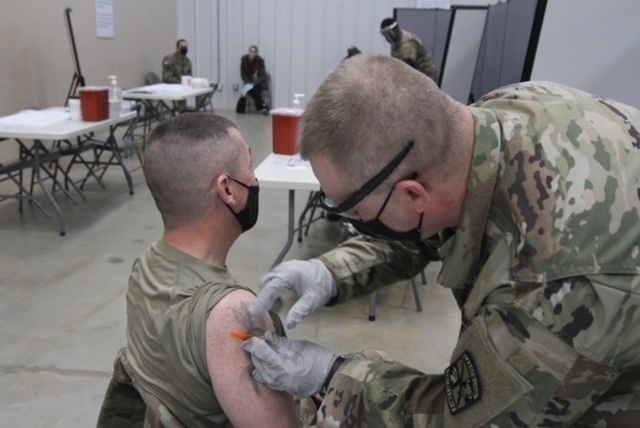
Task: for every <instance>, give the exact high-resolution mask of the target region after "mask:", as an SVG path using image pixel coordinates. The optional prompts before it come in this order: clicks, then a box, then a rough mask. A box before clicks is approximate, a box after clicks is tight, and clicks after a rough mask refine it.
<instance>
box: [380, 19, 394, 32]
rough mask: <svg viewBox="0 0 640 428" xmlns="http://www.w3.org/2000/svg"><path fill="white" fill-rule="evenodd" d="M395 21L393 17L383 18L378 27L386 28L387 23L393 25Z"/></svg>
mask: <svg viewBox="0 0 640 428" xmlns="http://www.w3.org/2000/svg"><path fill="white" fill-rule="evenodd" d="M395 23H396V20H395V19H393V18H385V19H383V20H382V22H381V23H380V29H381V30H382V29H384V28H387V27H388V26H389V25H393V24H395Z"/></svg>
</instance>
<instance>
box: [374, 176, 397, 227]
mask: <svg viewBox="0 0 640 428" xmlns="http://www.w3.org/2000/svg"><path fill="white" fill-rule="evenodd" d="M396 184H398V183H396ZM394 190H396V185H395V184H394V185H393V187H392V188H391V191H390V192H389V194H388V195H387V199H385V200H384V203H383V204H382V206H381V207H380V211H378V214H376V218H375V219H374V220H378V219H379V218H380V216H381V215H382V211H384V209H385V208H386V206H387V204H388V203H389V201H390V200H391V195H393V191H394Z"/></svg>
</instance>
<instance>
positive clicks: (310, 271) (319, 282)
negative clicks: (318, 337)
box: [249, 259, 338, 328]
mask: <svg viewBox="0 0 640 428" xmlns="http://www.w3.org/2000/svg"><path fill="white" fill-rule="evenodd" d="M258 284H259V285H260V293H258V297H256V300H255V301H254V302H253V305H251V307H250V308H249V312H250V313H251V314H252V315H261V314H263V313H265V312H267V311H268V310H269V309H271V310H274V311H276V312H277V311H278V309H280V304H281V301H280V296H282V295H283V294H285V293H286V292H287V291H293V292H295V293H296V295H297V296H298V297H299V300H298V301H297V302H296V303H295V304H294V305H293V306H292V307H291V309H290V310H289V314H288V315H287V328H294V327H295V326H296V325H297V324H298V323H299V322H300V321H302V319H303V318H304V317H306V316H307V315H309V314H310V313H311V312H313V311H315V310H316V309H318V308H320V307H322V306H324V305H326V304H327V303H328V302H329V300H331V298H332V297H334V296H336V295H337V294H338V288H337V287H336V284H335V280H334V279H333V275H332V274H331V271H330V270H329V268H327V267H326V266H325V265H324V263H322V262H321V261H320V260H318V259H311V260H306V261H304V260H289V261H287V262H284V263H281V264H279V265H278V266H276V267H275V268H273V269H272V270H271V271H270V272H268V273H267V274H265V275H264V276H263V277H262V278H260V282H259V283H258Z"/></svg>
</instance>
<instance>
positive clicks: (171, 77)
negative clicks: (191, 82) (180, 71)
mask: <svg viewBox="0 0 640 428" xmlns="http://www.w3.org/2000/svg"><path fill="white" fill-rule="evenodd" d="M173 62H174V61H173V55H167V56H165V57H164V58H163V59H162V81H163V82H164V83H180V79H179V78H177V77H176V76H175V73H174V71H173V70H174V63H173Z"/></svg>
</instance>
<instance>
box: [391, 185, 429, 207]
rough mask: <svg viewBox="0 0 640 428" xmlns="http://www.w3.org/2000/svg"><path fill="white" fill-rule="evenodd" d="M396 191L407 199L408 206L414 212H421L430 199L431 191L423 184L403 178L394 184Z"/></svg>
mask: <svg viewBox="0 0 640 428" xmlns="http://www.w3.org/2000/svg"><path fill="white" fill-rule="evenodd" d="M396 191H397V192H399V193H400V194H401V195H402V197H403V198H406V200H408V203H409V204H410V206H411V207H412V208H413V209H414V210H415V211H416V212H423V211H424V207H425V206H427V205H428V203H429V200H430V199H431V193H430V191H429V190H427V188H425V186H424V185H423V184H422V183H420V182H419V181H416V180H403V181H400V182H399V183H398V184H396Z"/></svg>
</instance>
